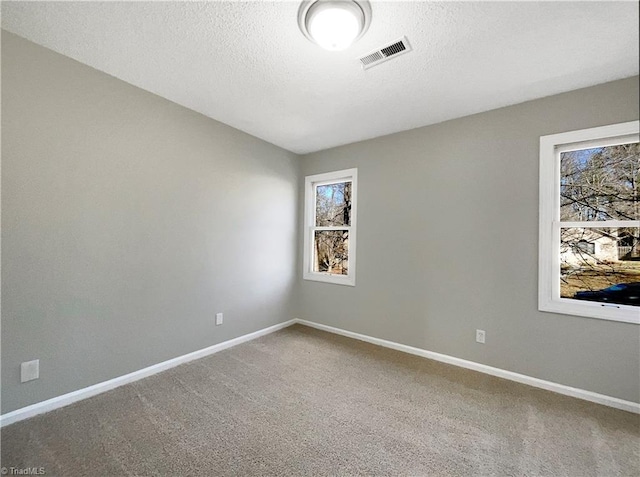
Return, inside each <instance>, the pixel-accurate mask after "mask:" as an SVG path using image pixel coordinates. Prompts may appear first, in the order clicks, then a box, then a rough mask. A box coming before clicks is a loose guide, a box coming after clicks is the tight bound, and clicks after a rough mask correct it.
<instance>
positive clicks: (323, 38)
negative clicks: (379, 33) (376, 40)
mask: <svg viewBox="0 0 640 477" xmlns="http://www.w3.org/2000/svg"><path fill="white" fill-rule="evenodd" d="M370 19H371V9H370V6H369V2H364V1H354V0H316V1H310V2H309V1H307V2H303V4H302V5H301V6H300V11H299V12H298V24H299V25H300V29H301V30H302V33H304V34H305V36H306V37H307V38H309V39H310V40H311V41H313V42H314V43H317V44H318V45H319V46H321V47H322V48H324V49H326V50H333V51H338V50H344V49H346V48H348V47H349V46H351V44H352V43H353V42H354V41H355V40H356V39H358V38H359V37H360V36H362V35H363V34H364V32H365V31H366V29H367V27H368V26H369V21H370Z"/></svg>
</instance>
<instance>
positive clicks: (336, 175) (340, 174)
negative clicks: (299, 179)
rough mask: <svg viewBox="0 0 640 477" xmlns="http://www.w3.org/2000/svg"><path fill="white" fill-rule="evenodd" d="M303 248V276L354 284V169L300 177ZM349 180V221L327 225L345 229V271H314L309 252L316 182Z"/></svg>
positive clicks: (313, 218) (356, 192)
mask: <svg viewBox="0 0 640 477" xmlns="http://www.w3.org/2000/svg"><path fill="white" fill-rule="evenodd" d="M304 180H305V183H304V189H305V192H304V250H303V274H302V277H303V279H305V280H313V281H318V282H325V283H333V284H336V285H347V286H355V285H356V243H357V220H358V218H357V217H358V169H357V168H352V169H344V170H341V171H333V172H327V173H323V174H314V175H311V176H306V177H305V178H304ZM345 181H351V225H349V226H345V227H331V228H335V229H348V230H349V258H348V263H349V267H348V270H349V272H348V275H331V274H329V273H326V272H314V271H313V270H312V269H311V263H312V260H311V258H312V257H311V254H312V250H313V243H312V242H313V234H312V233H311V231H312V229H314V228H316V227H315V205H316V203H315V190H316V189H315V188H316V186H318V185H327V184H335V183H337V182H345Z"/></svg>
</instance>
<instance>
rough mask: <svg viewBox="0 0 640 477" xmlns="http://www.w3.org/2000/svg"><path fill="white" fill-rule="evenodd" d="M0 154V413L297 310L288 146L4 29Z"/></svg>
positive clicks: (293, 179) (294, 188)
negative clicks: (25, 366) (31, 368)
mask: <svg viewBox="0 0 640 477" xmlns="http://www.w3.org/2000/svg"><path fill="white" fill-rule="evenodd" d="M2 160H3V163H2V167H3V171H2V219H3V224H2V304H3V309H2V412H3V413H6V412H8V411H11V410H14V409H16V408H20V407H23V406H26V405H29V404H32V403H35V402H38V401H42V400H44V399H47V398H51V397H53V396H57V395H60V394H63V393H66V392H69V391H73V390H76V389H79V388H82V387H85V386H88V385H91V384H94V383H98V382H101V381H104V380H107V379H110V378H113V377H116V376H120V375H123V374H125V373H128V372H131V371H134V370H137V369H140V368H143V367H145V366H149V365H151V364H155V363H158V362H161V361H163V360H166V359H169V358H173V357H175V356H179V355H182V354H185V353H188V352H191V351H194V350H197V349H201V348H204V347H207V346H210V345H212V344H215V343H218V342H221V341H224V340H227V339H230V338H233V337H236V336H239V335H243V334H246V333H249V332H252V331H255V330H258V329H261V328H264V327H267V326H269V325H273V324H276V323H279V322H282V321H285V320H288V319H291V318H293V317H294V312H293V311H292V303H293V301H292V291H293V288H294V287H295V284H296V282H295V280H296V269H297V267H296V263H297V261H296V255H295V250H296V243H297V210H296V199H297V193H298V178H299V164H298V162H299V158H298V157H297V156H295V155H294V154H292V153H289V152H287V151H284V150H282V149H279V148H277V147H275V146H273V145H270V144H267V143H265V142H263V141H261V140H258V139H256V138H254V137H251V136H249V135H247V134H244V133H242V132H239V131H237V130H234V129H232V128H230V127H228V126H225V125H223V124H221V123H218V122H216V121H213V120H211V119H208V118H205V117H204V116H201V115H199V114H196V113H194V112H192V111H190V110H187V109H185V108H182V107H180V106H178V105H176V104H174V103H171V102H169V101H166V100H164V99H161V98H159V97H157V96H155V95H153V94H150V93H147V92H145V91H142V90H140V89H138V88H135V87H133V86H131V85H129V84H126V83H124V82H122V81H119V80H117V79H115V78H112V77H110V76H108V75H105V74H104V73H101V72H98V71H96V70H93V69H91V68H89V67H87V66H84V65H82V64H80V63H77V62H75V61H73V60H71V59H69V58H66V57H63V56H61V55H58V54H56V53H53V52H51V51H49V50H46V49H44V48H42V47H40V46H36V45H34V44H33V43H30V42H27V41H25V40H23V39H21V38H19V37H17V36H14V35H12V34H8V33H6V32H3V34H2ZM217 311H222V312H224V313H225V323H224V325H222V326H218V327H216V326H214V324H213V320H214V313H215V312H217ZM36 358H39V359H40V374H41V377H40V379H39V380H37V381H32V382H29V383H25V384H20V382H19V365H20V362H22V361H26V360H31V359H36Z"/></svg>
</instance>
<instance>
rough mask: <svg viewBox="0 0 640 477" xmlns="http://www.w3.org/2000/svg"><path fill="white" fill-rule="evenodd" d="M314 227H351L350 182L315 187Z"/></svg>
mask: <svg viewBox="0 0 640 477" xmlns="http://www.w3.org/2000/svg"><path fill="white" fill-rule="evenodd" d="M315 225H316V227H332V226H340V225H351V181H349V182H340V183H338V184H328V185H320V186H316V223H315Z"/></svg>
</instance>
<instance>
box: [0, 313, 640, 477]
mask: <svg viewBox="0 0 640 477" xmlns="http://www.w3.org/2000/svg"><path fill="white" fill-rule="evenodd" d="M2 465H3V466H5V467H11V466H12V467H16V468H24V467H43V468H44V470H45V471H46V475H48V476H51V475H60V476H82V475H87V476H110V475H113V476H126V475H170V476H179V475H203V476H225V475H234V476H235V475H237V476H252V475H293V476H320V475H391V476H398V475H407V476H422V475H429V476H445V475H464V476H476V475H499V476H507V475H513V476H543V475H544V476H546V475H549V476H551V475H564V476H572V477H573V476H576V477H578V476H590V475H602V476H615V475H625V476H638V475H640V416H637V415H634V414H631V413H627V412H623V411H618V410H614V409H610V408H607V407H604V406H599V405H596V404H591V403H587V402H584V401H580V400H577V399H573V398H569V397H565V396H560V395H557V394H554V393H550V392H547V391H542V390H538V389H534V388H530V387H528V386H524V385H520V384H516V383H512V382H509V381H504V380H501V379H498V378H493V377H490V376H486V375H483V374H479V373H475V372H472V371H468V370H463V369H459V368H456V367H453V366H448V365H445V364H441V363H437V362H434V361H430V360H426V359H423V358H419V357H415V356H411V355H406V354H403V353H400V352H397V351H392V350H387V349H384V348H379V347H377V346H373V345H370V344H366V343H362V342H359V341H355V340H351V339H348V338H343V337H339V336H334V335H331V334H328V333H324V332H321V331H317V330H313V329H311V328H307V327H303V326H299V325H297V326H294V327H291V328H287V329H285V330H282V331H279V332H277V333H274V334H272V335H269V336H265V337H263V338H260V339H258V340H255V341H252V342H250V343H246V344H243V345H240V346H237V347H235V348H232V349H229V350H226V351H223V352H220V353H218V354H215V355H213V356H210V357H208V358H204V359H201V360H199V361H195V362H192V363H189V364H186V365H183V366H180V367H177V368H174V369H172V370H169V371H167V372H164V373H162V374H159V375H156V376H153V377H150V378H147V379H144V380H142V381H138V382H136V383H133V384H129V385H126V386H123V387H121V388H119V389H116V390H113V391H111V392H108V393H105V394H102V395H99V396H96V397H93V398H91V399H88V400H86V401H82V402H79V403H76V404H74V405H72V406H69V407H66V408H63V409H59V410H57V411H54V412H51V413H49V414H46V415H43V416H39V417H35V418H33V419H30V420H28V421H23V422H19V423H16V424H14V425H11V426H8V427H6V428H5V429H3V430H2Z"/></svg>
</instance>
